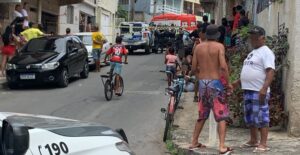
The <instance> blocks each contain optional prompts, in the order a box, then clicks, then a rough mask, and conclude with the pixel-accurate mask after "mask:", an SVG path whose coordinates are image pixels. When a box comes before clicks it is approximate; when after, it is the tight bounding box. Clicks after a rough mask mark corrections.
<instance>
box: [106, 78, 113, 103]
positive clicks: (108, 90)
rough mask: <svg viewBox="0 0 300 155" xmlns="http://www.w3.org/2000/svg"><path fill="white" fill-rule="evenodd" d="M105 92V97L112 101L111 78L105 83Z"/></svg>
mask: <svg viewBox="0 0 300 155" xmlns="http://www.w3.org/2000/svg"><path fill="white" fill-rule="evenodd" d="M104 94H105V99H106V100H107V101H110V100H111V99H112V96H113V88H112V85H111V82H110V80H107V81H106V82H105V84H104Z"/></svg>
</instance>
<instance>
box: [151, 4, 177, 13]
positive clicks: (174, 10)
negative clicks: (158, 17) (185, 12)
mask: <svg viewBox="0 0 300 155" xmlns="http://www.w3.org/2000/svg"><path fill="white" fill-rule="evenodd" d="M156 12H163V13H175V14H181V10H180V9H178V8H175V7H172V6H169V5H159V6H158V7H157V11H156Z"/></svg>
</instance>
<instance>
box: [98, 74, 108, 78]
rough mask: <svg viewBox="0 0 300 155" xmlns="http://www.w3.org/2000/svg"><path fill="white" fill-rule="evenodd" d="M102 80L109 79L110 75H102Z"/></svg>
mask: <svg viewBox="0 0 300 155" xmlns="http://www.w3.org/2000/svg"><path fill="white" fill-rule="evenodd" d="M100 76H101V77H102V78H109V75H100Z"/></svg>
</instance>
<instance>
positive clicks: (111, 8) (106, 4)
mask: <svg viewBox="0 0 300 155" xmlns="http://www.w3.org/2000/svg"><path fill="white" fill-rule="evenodd" d="M112 1H113V2H112ZM117 10H118V0H110V1H101V2H100V3H99V4H98V7H97V13H96V23H97V24H99V28H100V31H102V32H103V33H104V35H105V38H106V39H107V40H108V42H110V43H114V42H115V37H116V32H117V31H116V25H115V14H116V11H117ZM107 17H108V18H107ZM104 18H105V19H104ZM108 20H109V23H107V21H108ZM104 31H105V32H104Z"/></svg>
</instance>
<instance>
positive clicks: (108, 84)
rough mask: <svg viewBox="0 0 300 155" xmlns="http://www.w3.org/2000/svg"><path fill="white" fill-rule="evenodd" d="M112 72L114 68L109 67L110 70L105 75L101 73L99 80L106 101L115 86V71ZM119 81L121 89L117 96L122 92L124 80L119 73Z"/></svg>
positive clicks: (111, 94) (109, 98)
mask: <svg viewBox="0 0 300 155" xmlns="http://www.w3.org/2000/svg"><path fill="white" fill-rule="evenodd" d="M113 72H114V68H111V69H110V72H108V73H107V75H101V81H102V83H103V85H104V94H105V99H106V100H107V101H110V100H111V99H112V96H113V93H114V91H115V87H116V75H117V74H116V73H113ZM119 82H120V86H119V87H120V88H119V89H121V91H120V93H119V95H118V96H122V94H123V92H124V81H123V78H122V76H121V75H119Z"/></svg>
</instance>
